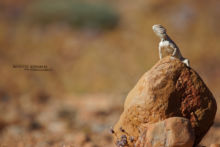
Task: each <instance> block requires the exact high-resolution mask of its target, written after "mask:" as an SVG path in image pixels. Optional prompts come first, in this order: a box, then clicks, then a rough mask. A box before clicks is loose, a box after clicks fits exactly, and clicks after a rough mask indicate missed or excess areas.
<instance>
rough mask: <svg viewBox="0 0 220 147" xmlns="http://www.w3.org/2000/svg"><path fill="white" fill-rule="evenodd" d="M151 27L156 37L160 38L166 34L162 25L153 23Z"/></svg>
mask: <svg viewBox="0 0 220 147" xmlns="http://www.w3.org/2000/svg"><path fill="white" fill-rule="evenodd" d="M152 29H153V31H154V33H155V34H156V35H157V36H158V37H160V38H161V39H164V38H165V36H166V29H165V28H164V27H163V26H162V25H160V24H155V25H153V27H152Z"/></svg>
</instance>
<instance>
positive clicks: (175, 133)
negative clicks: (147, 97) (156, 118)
mask: <svg viewBox="0 0 220 147" xmlns="http://www.w3.org/2000/svg"><path fill="white" fill-rule="evenodd" d="M141 130H143V132H142V133H141V135H140V136H139V138H138V141H137V142H136V144H135V147H192V146H193V144H194V139H195V136H194V131H193V129H192V127H191V124H190V121H189V120H188V119H186V118H183V117H171V118H168V119H165V120H164V121H160V122H158V123H153V124H147V125H145V126H143V128H142V129H141Z"/></svg>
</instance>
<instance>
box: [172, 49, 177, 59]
mask: <svg viewBox="0 0 220 147" xmlns="http://www.w3.org/2000/svg"><path fill="white" fill-rule="evenodd" d="M176 52H177V48H174V49H173V53H172V56H173V57H175V56H176Z"/></svg>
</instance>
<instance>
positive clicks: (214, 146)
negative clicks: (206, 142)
mask: <svg viewBox="0 0 220 147" xmlns="http://www.w3.org/2000/svg"><path fill="white" fill-rule="evenodd" d="M210 147H220V144H211V145H210Z"/></svg>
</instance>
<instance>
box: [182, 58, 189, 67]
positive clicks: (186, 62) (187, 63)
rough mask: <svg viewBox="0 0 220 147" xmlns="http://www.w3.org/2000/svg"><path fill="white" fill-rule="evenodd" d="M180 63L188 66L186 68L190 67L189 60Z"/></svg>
mask: <svg viewBox="0 0 220 147" xmlns="http://www.w3.org/2000/svg"><path fill="white" fill-rule="evenodd" d="M182 62H183V63H185V64H186V66H188V67H189V66H190V65H189V60H188V59H184V60H183V61H182Z"/></svg>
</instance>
